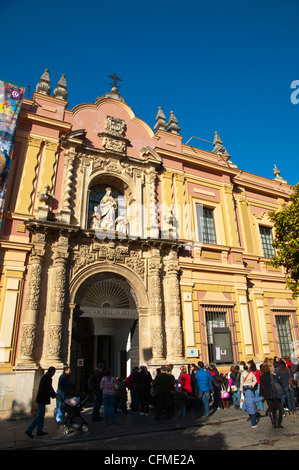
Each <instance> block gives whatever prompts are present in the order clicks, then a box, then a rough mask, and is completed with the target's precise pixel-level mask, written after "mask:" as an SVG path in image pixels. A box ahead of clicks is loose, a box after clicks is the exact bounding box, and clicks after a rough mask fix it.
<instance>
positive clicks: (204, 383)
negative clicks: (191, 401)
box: [195, 361, 213, 418]
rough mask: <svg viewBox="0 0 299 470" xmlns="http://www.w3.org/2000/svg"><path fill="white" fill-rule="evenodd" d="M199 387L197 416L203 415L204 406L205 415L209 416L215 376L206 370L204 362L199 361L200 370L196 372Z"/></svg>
mask: <svg viewBox="0 0 299 470" xmlns="http://www.w3.org/2000/svg"><path fill="white" fill-rule="evenodd" d="M195 378H196V381H197V387H198V402H197V416H198V417H199V416H202V408H204V416H205V417H206V418H207V417H208V416H209V412H210V407H209V402H210V394H211V390H213V377H212V375H211V373H210V371H208V370H205V368H204V363H203V362H202V361H199V362H198V371H197V372H196V374H195Z"/></svg>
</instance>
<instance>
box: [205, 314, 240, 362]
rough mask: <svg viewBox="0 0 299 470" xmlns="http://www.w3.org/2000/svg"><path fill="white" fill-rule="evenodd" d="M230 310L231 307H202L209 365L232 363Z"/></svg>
mask: <svg viewBox="0 0 299 470" xmlns="http://www.w3.org/2000/svg"><path fill="white" fill-rule="evenodd" d="M232 310H233V307H226V306H220V305H205V306H203V311H204V317H205V322H206V332H207V342H208V356H209V362H210V363H211V362H214V363H216V364H220V363H231V362H233V345H232V338H231V333H232V331H231V328H229V326H231V325H229V323H230V318H231V316H232Z"/></svg>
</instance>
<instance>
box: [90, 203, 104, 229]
mask: <svg viewBox="0 0 299 470" xmlns="http://www.w3.org/2000/svg"><path fill="white" fill-rule="evenodd" d="M90 219H91V228H92V229H93V230H96V229H97V228H99V223H100V220H101V217H100V214H99V212H98V206H94V208H93V214H91V217H90Z"/></svg>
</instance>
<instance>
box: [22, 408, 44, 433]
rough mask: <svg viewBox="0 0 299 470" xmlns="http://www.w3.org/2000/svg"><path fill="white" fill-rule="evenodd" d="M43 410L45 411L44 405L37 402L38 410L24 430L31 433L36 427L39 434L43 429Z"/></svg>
mask: <svg viewBox="0 0 299 470" xmlns="http://www.w3.org/2000/svg"><path fill="white" fill-rule="evenodd" d="M45 412H46V405H44V404H41V403H39V404H38V411H37V415H36V416H35V418H34V419H33V421H31V423H30V424H29V426H28V428H27V429H26V432H30V433H32V431H33V429H34V428H36V427H37V430H36V432H37V434H40V433H41V432H42V430H43V427H44V418H45Z"/></svg>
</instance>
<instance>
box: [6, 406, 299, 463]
mask: <svg viewBox="0 0 299 470" xmlns="http://www.w3.org/2000/svg"><path fill="white" fill-rule="evenodd" d="M91 411H92V409H91V408H86V409H85V410H84V411H83V413H82V416H83V417H84V419H85V420H86V421H87V423H88V431H87V432H83V431H82V430H74V429H72V430H71V432H70V433H69V434H67V435H65V434H64V432H63V429H62V428H61V426H59V425H58V424H57V423H56V421H55V420H54V418H53V416H52V415H51V416H46V418H45V426H44V431H46V432H47V433H48V434H47V435H46V436H43V437H37V436H35V437H34V438H33V439H32V438H29V437H28V436H27V435H26V434H25V429H26V428H27V426H28V424H29V422H30V421H31V419H32V416H28V415H27V416H21V417H18V418H11V419H7V420H2V421H0V449H2V450H47V449H48V450H49V449H52V450H64V449H82V450H89V449H95V450H96V449H97V450H99V449H102V450H106V451H108V450H109V452H110V454H111V451H113V449H115V450H121V449H128V450H129V449H132V450H134V449H137V450H142V449H147V450H161V451H163V450H166V449H168V450H172V451H178V450H179V449H189V450H195V451H196V450H198V449H214V450H224V449H225V450H233V449H239V450H248V449H258V450H273V449H276V450H282V449H283V450H299V413H298V418H297V419H294V418H291V417H290V416H286V417H284V418H283V429H273V428H272V427H271V424H270V419H269V417H267V416H265V413H262V417H261V418H260V421H259V423H258V426H257V428H255V429H252V428H251V425H250V422H249V421H248V415H247V414H246V413H243V412H242V411H241V410H236V409H234V407H233V406H231V407H230V408H228V409H220V410H218V411H216V412H215V413H212V414H211V415H210V416H209V418H196V415H195V410H192V411H191V413H190V415H189V416H188V418H187V419H186V420H185V421H180V420H179V419H178V417H177V412H176V413H175V415H174V416H173V417H172V418H171V419H169V420H166V419H163V418H162V419H161V420H160V421H156V420H155V419H154V412H153V410H151V412H150V414H149V416H140V415H134V414H132V413H131V412H128V414H126V415H125V414H123V413H117V415H116V423H115V424H108V425H106V424H105V423H104V420H102V421H100V422H93V421H92V419H91ZM34 434H35V432H34Z"/></svg>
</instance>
